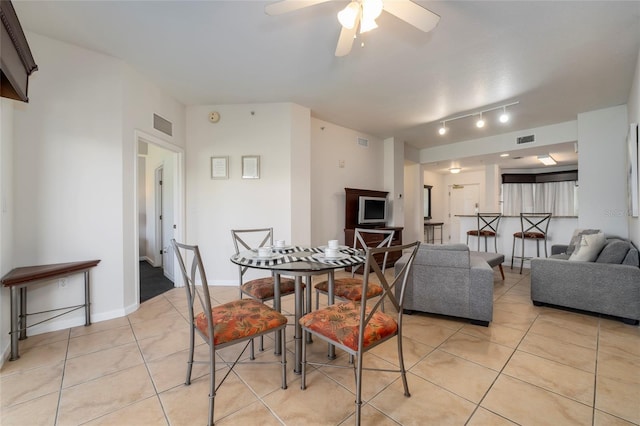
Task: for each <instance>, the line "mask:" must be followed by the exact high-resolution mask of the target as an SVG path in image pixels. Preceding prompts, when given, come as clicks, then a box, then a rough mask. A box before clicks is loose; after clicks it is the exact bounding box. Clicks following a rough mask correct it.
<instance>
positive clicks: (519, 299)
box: [0, 268, 640, 426]
mask: <svg viewBox="0 0 640 426" xmlns="http://www.w3.org/2000/svg"><path fill="white" fill-rule="evenodd" d="M527 272H528V271H527ZM529 284H530V279H529V276H528V274H527V273H525V274H524V275H519V274H517V273H512V272H511V271H510V270H509V269H508V268H507V269H506V279H505V281H502V280H501V279H500V275H499V273H496V274H495V284H494V289H495V290H494V298H495V304H494V321H493V322H492V323H491V325H490V326H489V327H488V328H485V327H479V326H474V325H470V324H468V323H467V322H465V321H462V320H456V319H451V318H444V317H439V316H434V315H423V314H414V315H407V316H405V328H404V333H405V340H404V349H405V362H406V365H407V366H408V369H409V387H410V391H411V397H410V398H406V397H404V396H403V391H402V382H401V381H400V379H399V377H398V375H396V374H391V373H376V374H374V373H370V372H367V373H365V377H364V390H363V394H364V398H365V399H366V405H365V406H364V407H363V424H369V425H373V424H375V425H397V424H406V425H410V424H415V425H426V424H433V425H442V424H450V425H465V424H466V425H503V424H504V425H508V424H521V425H539V424H549V425H569V424H570V425H630V424H636V425H638V424H640V327H637V326H629V325H625V324H623V323H621V322H618V321H613V320H611V319H604V318H598V317H596V316H590V315H585V314H580V313H573V312H568V311H564V310H559V309H552V308H541V307H535V306H533V305H532V304H531V301H530V298H529V292H530V289H529ZM212 295H213V297H214V299H215V302H225V301H229V300H232V299H235V298H237V296H238V292H237V289H236V288H232V287H214V288H212ZM185 299H186V298H185V295H184V290H183V289H174V290H171V291H169V292H168V293H165V294H163V295H160V296H158V297H155V298H154V299H151V300H149V301H147V302H145V303H143V304H142V305H141V306H140V309H139V310H138V311H136V312H134V313H133V314H131V315H129V316H128V317H126V318H118V319H114V320H110V321H105V322H101V323H96V324H93V325H91V326H90V327H82V326H81V327H77V328H73V329H70V330H61V331H56V332H52V333H47V334H42V335H37V336H32V337H29V338H28V339H27V340H25V341H23V342H21V343H20V353H21V357H20V359H19V360H17V361H13V362H9V361H7V362H5V363H4V366H3V368H2V370H1V371H0V393H1V396H0V401H1V406H0V407H1V411H2V414H1V421H0V423H1V424H2V425H3V426H10V425H29V426H32V425H80V424H83V425H84V424H86V425H167V424H171V425H194V424H204V423H205V422H206V416H207V393H208V380H207V375H208V373H207V368H206V367H205V366H202V365H197V366H195V368H194V372H193V377H194V378H195V380H193V382H192V384H191V385H190V386H185V385H184V379H185V377H184V375H185V370H186V362H185V361H186V356H187V355H186V350H187V348H188V345H189V342H188V327H187V322H186V319H185V317H186V300H185ZM283 306H284V309H285V310H287V311H289V312H291V311H292V310H293V300H291V298H288V299H285V300H284V301H283ZM292 335H293V333H292V330H291V329H289V330H288V332H287V340H288V351H289V356H288V362H289V364H288V367H289V368H291V367H292V365H293V353H292V350H293V341H292V338H291V337H292ZM395 344H396V343H395V340H392V341H391V342H388V343H386V344H384V345H381V346H379V347H377V348H375V349H374V350H373V351H372V352H371V353H369V354H368V355H367V356H366V358H365V360H366V361H365V362H366V363H367V365H372V366H376V367H383V368H384V367H390V366H392V365H393V364H395V363H396V357H395V354H396V348H395ZM265 345H266V347H267V349H266V350H265V351H264V352H261V353H259V354H258V359H265V360H272V359H275V356H274V354H273V341H272V339H270V338H266V339H265ZM309 352H310V353H309V357H310V359H315V360H322V359H326V345H325V344H323V343H321V342H319V341H316V342H314V343H313V344H312V345H310V346H309ZM206 353H207V351H206V346H205V345H204V344H200V345H199V346H198V347H197V354H199V355H200V356H201V357H204V356H205V355H206ZM235 353H236V349H234V348H228V349H225V350H223V351H222V352H221V354H220V356H222V357H223V358H230V357H232V356H233V355H234V354H235ZM338 355H339V357H338V359H337V360H336V361H335V362H336V363H342V364H346V362H347V361H346V358H347V357H346V356H345V355H344V354H342V353H340V351H338ZM289 371H290V373H289V375H288V381H289V387H288V389H286V390H283V389H281V388H280V374H279V367H278V366H277V365H274V366H266V365H264V364H253V365H252V364H251V363H249V364H244V365H241V366H238V367H237V368H236V370H235V372H234V373H232V374H231V375H230V376H229V378H228V379H227V382H225V383H224V385H223V386H222V387H221V388H220V390H219V392H218V395H217V397H216V416H215V417H216V423H217V424H219V425H233V424H242V425H254V424H255V425H261V426H262V425H281V424H286V425H305V424H309V425H338V424H352V423H353V420H354V418H353V413H354V403H353V401H354V388H355V386H354V380H353V374H352V372H350V371H349V370H343V369H330V368H326V367H323V368H310V371H309V373H308V376H307V386H308V387H307V389H306V390H305V391H302V390H300V377H299V376H296V375H295V374H293V372H292V371H291V370H289Z"/></svg>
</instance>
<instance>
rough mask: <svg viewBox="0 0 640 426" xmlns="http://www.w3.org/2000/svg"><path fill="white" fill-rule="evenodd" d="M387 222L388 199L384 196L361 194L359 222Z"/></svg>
mask: <svg viewBox="0 0 640 426" xmlns="http://www.w3.org/2000/svg"><path fill="white" fill-rule="evenodd" d="M386 222H387V199H386V198H383V197H365V196H360V198H359V206H358V224H367V223H386Z"/></svg>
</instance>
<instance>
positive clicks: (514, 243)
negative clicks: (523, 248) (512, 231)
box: [511, 237, 516, 269]
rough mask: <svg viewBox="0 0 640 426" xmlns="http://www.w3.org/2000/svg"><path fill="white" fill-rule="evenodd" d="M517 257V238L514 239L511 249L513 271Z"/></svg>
mask: <svg viewBox="0 0 640 426" xmlns="http://www.w3.org/2000/svg"><path fill="white" fill-rule="evenodd" d="M515 256H516V237H513V247H512V248H511V269H513V258H514V257H515Z"/></svg>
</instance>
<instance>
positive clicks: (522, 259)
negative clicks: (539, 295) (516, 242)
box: [520, 235, 525, 275]
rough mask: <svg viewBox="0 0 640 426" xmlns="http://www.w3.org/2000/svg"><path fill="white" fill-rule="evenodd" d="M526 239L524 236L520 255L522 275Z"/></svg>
mask: <svg viewBox="0 0 640 426" xmlns="http://www.w3.org/2000/svg"><path fill="white" fill-rule="evenodd" d="M523 237H524V235H523ZM524 240H525V238H522V253H521V256H520V275H522V266H523V265H524Z"/></svg>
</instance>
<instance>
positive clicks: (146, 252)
mask: <svg viewBox="0 0 640 426" xmlns="http://www.w3.org/2000/svg"><path fill="white" fill-rule="evenodd" d="M137 144H138V151H137V153H138V159H137V160H138V162H137V165H138V173H137V211H138V223H137V225H138V252H137V254H138V256H137V259H136V261H137V263H138V265H137V267H138V274H137V275H138V276H137V278H138V286H137V290H138V300H139V303H142V302H144V301H145V300H148V299H150V298H152V297H155V296H157V295H159V294H162V293H163V292H165V291H167V290H170V289H171V288H173V287H174V281H175V280H174V277H175V271H174V268H175V266H176V265H175V262H174V256H173V251H172V248H171V240H172V239H173V238H176V239H178V240H179V239H180V238H181V236H180V235H177V234H178V228H179V227H178V224H180V223H181V220H182V219H181V214H180V212H181V211H182V207H181V203H182V201H181V199H182V197H181V191H180V183H179V182H180V181H181V179H180V169H181V167H180V159H181V157H180V156H181V153H180V152H177V151H174V150H173V147H172V146H171V145H169V144H167V143H165V142H164V141H159V140H156V139H155V138H153V137H151V136H149V137H147V136H142V135H138V138H137Z"/></svg>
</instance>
